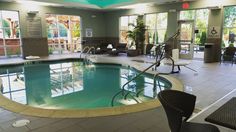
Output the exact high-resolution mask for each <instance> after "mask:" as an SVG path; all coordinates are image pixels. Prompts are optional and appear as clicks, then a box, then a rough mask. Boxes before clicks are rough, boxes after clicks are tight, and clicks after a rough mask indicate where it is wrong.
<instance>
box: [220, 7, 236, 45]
mask: <svg viewBox="0 0 236 132" xmlns="http://www.w3.org/2000/svg"><path fill="white" fill-rule="evenodd" d="M223 28H224V30H223V37H222V39H223V42H222V46H223V47H228V46H229V45H230V44H233V45H234V46H236V42H235V39H236V36H235V35H236V6H230V7H225V8H224V26H223Z"/></svg>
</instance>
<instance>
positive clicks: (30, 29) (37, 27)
mask: <svg viewBox="0 0 236 132" xmlns="http://www.w3.org/2000/svg"><path fill="white" fill-rule="evenodd" d="M26 21H27V36H28V37H30V38H39V37H42V24H41V18H40V17H31V16H28V17H27V19H26Z"/></svg>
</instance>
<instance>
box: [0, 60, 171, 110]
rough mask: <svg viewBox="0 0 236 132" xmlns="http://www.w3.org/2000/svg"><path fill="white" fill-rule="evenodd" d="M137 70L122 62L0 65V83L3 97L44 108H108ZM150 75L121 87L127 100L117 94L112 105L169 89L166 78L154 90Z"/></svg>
mask: <svg viewBox="0 0 236 132" xmlns="http://www.w3.org/2000/svg"><path fill="white" fill-rule="evenodd" d="M138 73H139V71H137V70H135V69H134V68H131V67H124V66H121V65H111V64H86V65H85V64H84V63H83V62H81V61H63V62H61V61H60V62H41V63H38V64H27V65H19V66H14V67H1V68H0V83H1V92H2V94H3V95H4V96H5V97H7V98H9V99H11V100H13V101H16V102H19V103H22V104H26V105H29V106H33V107H40V108H47V109H89V108H102V107H111V101H112V98H113V97H114V95H115V94H116V93H118V92H119V91H121V89H122V86H123V85H124V84H125V83H126V82H127V81H128V80H130V79H131V78H133V77H135V76H136V75H137V74H138ZM152 78H153V75H150V74H144V75H142V76H140V77H139V78H137V79H136V80H135V81H132V82H131V83H130V84H129V85H127V86H126V87H125V90H124V92H125V93H129V95H128V96H127V99H124V96H123V95H122V94H120V95H118V96H117V97H116V98H115V99H114V102H113V103H114V106H121V105H130V104H135V103H137V101H135V100H138V102H139V103H141V102H145V101H148V100H151V99H155V98H156V96H155V95H156V93H158V92H159V91H160V88H161V89H170V88H171V83H170V82H169V81H168V80H166V79H165V78H159V79H158V81H159V82H160V83H158V84H160V88H157V90H156V91H154V90H153V79H152ZM137 92H139V93H140V94H139V96H138V97H136V94H137ZM131 97H132V98H131ZM133 98H135V100H134V99H133Z"/></svg>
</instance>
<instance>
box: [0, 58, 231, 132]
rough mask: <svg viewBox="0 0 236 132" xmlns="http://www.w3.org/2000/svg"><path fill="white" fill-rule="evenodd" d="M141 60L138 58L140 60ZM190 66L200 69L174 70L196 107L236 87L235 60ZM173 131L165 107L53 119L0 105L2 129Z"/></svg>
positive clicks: (6, 61)
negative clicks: (23, 121) (18, 124)
mask: <svg viewBox="0 0 236 132" xmlns="http://www.w3.org/2000/svg"><path fill="white" fill-rule="evenodd" d="M70 57H79V54H70V55H64V56H62V55H57V56H55V55H54V56H50V57H47V58H43V59H52V60H53V59H60V58H70ZM97 57H98V58H100V57H102V58H103V59H112V60H113V61H114V62H115V61H123V62H128V61H129V62H132V61H131V60H135V59H136V60H137V59H138V60H144V61H146V62H152V61H154V60H153V58H148V57H145V56H139V57H126V56H125V55H120V56H118V57H110V56H106V55H105V56H97ZM24 61H25V60H23V59H21V58H11V59H0V65H4V64H13V63H20V62H24ZM136 63H138V62H136ZM141 65H143V66H144V67H145V66H148V65H150V63H141ZM190 67H191V68H193V69H195V70H197V74H196V73H194V72H193V71H191V70H189V69H187V68H184V67H183V68H182V70H181V72H180V73H178V74H172V75H171V76H174V77H176V78H178V79H180V80H182V81H183V83H184V84H185V85H186V86H188V87H186V92H190V93H192V94H194V95H196V96H197V103H196V108H197V109H200V110H204V109H205V108H207V107H208V106H209V105H211V104H213V103H214V102H216V101H217V100H219V99H221V98H222V97H224V96H225V95H227V94H228V93H230V92H231V91H232V90H234V89H235V88H236V87H235V86H236V81H235V78H236V65H231V64H227V63H225V64H219V63H203V62H202V61H198V60H193V61H192V63H191V64H190ZM158 70H160V71H161V70H163V71H165V72H166V71H168V70H169V69H168V67H165V68H163V67H161V68H158ZM232 96H236V92H233V93H232V94H230V95H229V96H226V97H225V98H224V99H223V100H221V101H219V102H218V103H217V104H216V106H213V107H210V108H209V109H207V110H206V111H204V112H203V113H201V114H200V115H198V116H197V117H195V118H194V119H193V121H197V122H204V118H205V117H206V116H207V115H208V114H209V113H211V112H212V111H213V110H214V109H216V108H217V106H220V105H222V104H223V103H224V102H226V100H227V99H229V98H230V97H232ZM22 118H26V119H29V120H30V121H31V123H30V124H29V125H27V126H26V127H21V128H14V127H12V125H11V124H12V123H13V122H14V121H15V120H17V119H22ZM220 129H221V132H233V130H230V129H226V128H223V127H220ZM26 131H30V132H31V131H32V132H41V131H42V132H57V131H58V132H73V131H80V132H101V131H106V132H125V131H129V132H130V131H135V132H152V131H155V132H157V131H158V132H169V130H168V124H167V120H166V116H165V113H164V111H163V109H162V107H160V108H157V109H153V110H148V111H143V112H138V113H132V114H125V115H120V116H108V117H97V118H83V119H52V118H38V117H30V116H24V115H20V114H15V113H12V112H9V111H7V110H4V109H2V108H0V132H26Z"/></svg>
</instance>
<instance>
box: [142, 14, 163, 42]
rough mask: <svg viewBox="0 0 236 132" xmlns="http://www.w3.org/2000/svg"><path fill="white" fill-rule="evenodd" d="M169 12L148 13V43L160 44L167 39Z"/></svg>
mask: <svg viewBox="0 0 236 132" xmlns="http://www.w3.org/2000/svg"><path fill="white" fill-rule="evenodd" d="M167 15H168V14H167V13H158V14H147V15H146V26H147V34H146V43H148V44H158V43H163V42H164V41H165V39H166V38H165V36H166V30H167Z"/></svg>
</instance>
